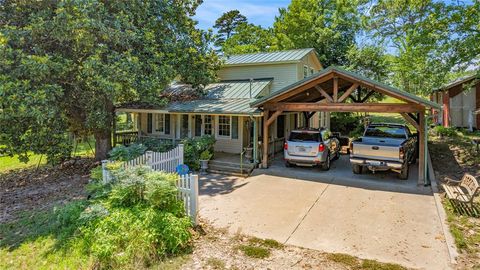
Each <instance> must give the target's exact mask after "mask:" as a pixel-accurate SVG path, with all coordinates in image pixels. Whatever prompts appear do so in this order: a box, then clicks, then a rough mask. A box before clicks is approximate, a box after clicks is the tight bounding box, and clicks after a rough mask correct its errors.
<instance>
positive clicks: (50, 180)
mask: <svg viewBox="0 0 480 270" xmlns="http://www.w3.org/2000/svg"><path fill="white" fill-rule="evenodd" d="M94 166H95V164H94V162H93V161H92V160H90V159H79V160H76V161H69V162H66V163H64V164H62V166H57V167H53V168H52V167H50V166H44V167H41V168H39V169H38V170H35V169H25V170H17V171H10V172H8V173H4V174H0V211H1V212H0V223H7V222H11V221H14V220H16V219H18V218H19V217H20V216H21V215H22V214H23V213H25V212H31V211H35V212H37V211H42V210H47V209H50V208H52V207H53V206H55V205H59V204H64V203H66V202H68V201H71V200H76V199H81V198H85V196H86V192H85V189H84V187H85V185H86V184H87V183H88V179H89V174H90V170H91V168H93V167H94Z"/></svg>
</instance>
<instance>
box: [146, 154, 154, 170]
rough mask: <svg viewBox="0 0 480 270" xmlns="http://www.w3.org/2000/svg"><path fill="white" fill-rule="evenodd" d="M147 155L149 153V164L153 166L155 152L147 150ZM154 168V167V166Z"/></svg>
mask: <svg viewBox="0 0 480 270" xmlns="http://www.w3.org/2000/svg"><path fill="white" fill-rule="evenodd" d="M146 155H147V165H148V166H149V167H150V168H152V164H153V160H152V159H153V152H152V151H147V152H146ZM152 169H153V168H152Z"/></svg>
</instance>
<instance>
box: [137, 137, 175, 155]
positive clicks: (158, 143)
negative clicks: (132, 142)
mask: <svg viewBox="0 0 480 270" xmlns="http://www.w3.org/2000/svg"><path fill="white" fill-rule="evenodd" d="M142 144H143V145H145V146H146V147H147V150H149V151H153V152H167V151H170V150H172V149H173V148H175V145H174V144H173V143H172V142H171V141H165V140H158V139H154V138H147V139H143V140H142Z"/></svg>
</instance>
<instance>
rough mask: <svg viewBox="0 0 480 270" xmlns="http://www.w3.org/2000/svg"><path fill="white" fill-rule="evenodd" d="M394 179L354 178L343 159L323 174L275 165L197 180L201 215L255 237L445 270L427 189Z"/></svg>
mask: <svg viewBox="0 0 480 270" xmlns="http://www.w3.org/2000/svg"><path fill="white" fill-rule="evenodd" d="M410 175H411V178H410V179H409V180H407V181H402V180H398V179H397V178H396V176H395V174H391V173H379V174H375V175H372V174H367V175H360V176H358V175H353V174H352V173H351V169H350V165H349V162H348V158H347V157H342V158H341V159H340V160H338V161H336V162H335V163H333V164H332V168H331V170H330V171H328V172H322V171H320V170H318V169H309V168H288V169H287V168H284V167H283V166H282V165H281V164H279V163H274V164H273V165H272V166H271V167H270V168H269V169H267V170H261V169H258V170H256V171H255V174H254V175H253V176H252V177H249V178H247V179H243V178H237V177H228V176H221V175H210V176H207V177H203V178H202V179H201V181H200V216H201V217H202V218H205V219H207V220H208V221H210V222H211V223H213V225H215V226H217V227H228V228H229V230H230V231H231V232H233V233H235V232H241V233H245V234H248V235H253V236H257V237H261V238H272V239H275V240H277V241H280V242H283V243H287V244H292V245H296V246H302V247H306V248H311V249H317V250H322V251H326V252H336V253H347V254H351V255H354V256H358V257H361V258H368V259H377V260H379V261H383V262H394V263H399V264H402V265H404V266H407V267H413V268H423V269H449V268H450V266H449V261H450V258H449V254H448V250H447V246H446V243H445V237H444V235H443V233H442V227H441V221H440V218H439V216H438V213H437V209H436V206H435V201H434V198H433V196H432V191H431V189H430V188H429V187H417V185H416V178H415V177H414V176H416V171H412V172H411V174H410Z"/></svg>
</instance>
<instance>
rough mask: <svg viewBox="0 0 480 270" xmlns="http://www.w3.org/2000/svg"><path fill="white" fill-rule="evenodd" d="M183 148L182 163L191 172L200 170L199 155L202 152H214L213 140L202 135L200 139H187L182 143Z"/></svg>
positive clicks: (211, 137) (208, 136)
mask: <svg viewBox="0 0 480 270" xmlns="http://www.w3.org/2000/svg"><path fill="white" fill-rule="evenodd" d="M182 143H183V146H184V157H185V159H184V162H185V164H187V165H188V167H190V169H192V170H198V169H200V163H199V160H200V154H201V153H203V152H204V151H209V152H210V153H213V152H214V149H213V146H214V145H215V138H214V137H213V136H210V135H204V136H202V137H200V138H187V139H184V140H183V141H182Z"/></svg>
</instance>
